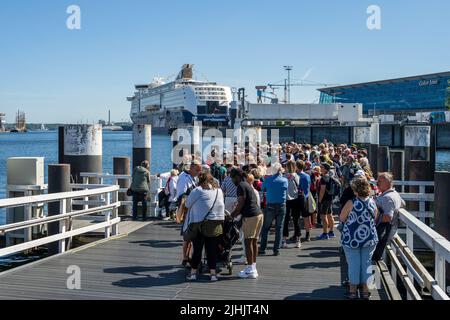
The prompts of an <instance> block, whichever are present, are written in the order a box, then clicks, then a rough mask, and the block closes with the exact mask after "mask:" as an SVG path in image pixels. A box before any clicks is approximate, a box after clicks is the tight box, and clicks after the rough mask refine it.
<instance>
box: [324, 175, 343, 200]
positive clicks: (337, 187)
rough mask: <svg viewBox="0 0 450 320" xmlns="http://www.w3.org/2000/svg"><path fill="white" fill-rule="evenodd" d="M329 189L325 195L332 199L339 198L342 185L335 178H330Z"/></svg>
mask: <svg viewBox="0 0 450 320" xmlns="http://www.w3.org/2000/svg"><path fill="white" fill-rule="evenodd" d="M329 178H330V182H329V186H330V187H329V189H327V193H328V194H329V195H330V196H332V197H333V198H334V197H340V196H341V191H342V184H341V182H340V181H339V179H338V178H336V177H335V176H330V177H329Z"/></svg>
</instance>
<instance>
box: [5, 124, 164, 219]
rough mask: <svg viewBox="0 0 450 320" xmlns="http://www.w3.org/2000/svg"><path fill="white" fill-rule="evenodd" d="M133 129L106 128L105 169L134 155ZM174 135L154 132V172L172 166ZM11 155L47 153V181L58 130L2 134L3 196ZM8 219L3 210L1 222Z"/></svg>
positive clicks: (108, 170)
mask: <svg viewBox="0 0 450 320" xmlns="http://www.w3.org/2000/svg"><path fill="white" fill-rule="evenodd" d="M132 139H133V137H132V132H108V131H105V132H103V172H108V173H112V172H113V158H114V157H120V156H125V157H131V156H132ZM171 149H172V142H171V140H170V136H167V135H154V136H153V139H152V167H151V170H152V172H153V173H161V172H167V171H169V170H171V169H172V163H171ZM11 157H44V158H45V181H46V183H47V168H48V165H49V164H54V163H58V132H57V131H48V132H28V133H20V134H19V133H2V134H0V199H2V198H5V196H6V180H7V160H8V158H11ZM4 223H5V217H4V212H0V224H4Z"/></svg>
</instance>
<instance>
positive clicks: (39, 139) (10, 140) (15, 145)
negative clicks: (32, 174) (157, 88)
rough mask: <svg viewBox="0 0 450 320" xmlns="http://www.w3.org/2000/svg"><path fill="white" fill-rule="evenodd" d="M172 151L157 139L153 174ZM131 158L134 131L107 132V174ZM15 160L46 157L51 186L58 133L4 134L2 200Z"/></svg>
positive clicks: (445, 162)
mask: <svg viewBox="0 0 450 320" xmlns="http://www.w3.org/2000/svg"><path fill="white" fill-rule="evenodd" d="M171 149H172V142H171V140H170V136H168V135H154V136H153V139H152V167H151V170H152V172H153V173H161V172H167V171H169V170H170V169H172V161H171ZM131 155H132V133H131V132H108V131H105V132H103V172H108V173H112V171H113V157H118V156H126V157H131ZM11 157H44V158H45V179H46V183H47V165H48V164H52V163H57V162H58V133H57V131H48V132H29V133H20V134H18V133H13V134H11V133H4V134H0V199H1V198H5V191H6V173H7V168H6V162H7V159H8V158H11ZM436 162H437V163H436V166H437V170H439V171H450V151H439V152H438V154H437V159H436ZM0 224H4V212H0Z"/></svg>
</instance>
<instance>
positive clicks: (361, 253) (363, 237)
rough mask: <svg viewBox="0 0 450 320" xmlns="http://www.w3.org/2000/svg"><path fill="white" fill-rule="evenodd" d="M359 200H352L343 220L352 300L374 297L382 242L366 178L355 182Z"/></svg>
mask: <svg viewBox="0 0 450 320" xmlns="http://www.w3.org/2000/svg"><path fill="white" fill-rule="evenodd" d="M351 186H352V189H353V192H354V193H355V196H356V198H355V199H353V200H350V201H348V202H347V203H346V204H345V206H344V208H343V209H342V212H341V215H340V220H341V222H343V223H344V226H343V230H342V235H341V244H342V247H343V249H344V252H345V257H346V258H347V263H348V277H349V280H350V291H349V293H348V296H347V297H348V298H349V299H351V300H355V299H358V287H359V286H360V287H361V291H360V293H359V294H360V298H361V299H365V300H368V299H369V298H370V293H369V287H368V280H369V278H370V276H371V275H372V272H371V266H372V256H373V253H374V251H375V248H376V246H377V243H378V235H377V230H376V226H375V221H376V220H377V216H378V209H377V205H376V203H375V201H374V200H373V199H372V198H371V197H370V192H371V188H370V184H369V182H368V181H367V179H366V178H364V177H358V178H355V179H354V180H353V181H352V183H351Z"/></svg>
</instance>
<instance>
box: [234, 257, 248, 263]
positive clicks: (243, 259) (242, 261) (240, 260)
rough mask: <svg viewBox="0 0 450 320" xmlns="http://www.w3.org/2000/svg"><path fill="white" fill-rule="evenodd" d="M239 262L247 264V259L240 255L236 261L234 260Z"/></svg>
mask: <svg viewBox="0 0 450 320" xmlns="http://www.w3.org/2000/svg"><path fill="white" fill-rule="evenodd" d="M236 262H237V263H239V264H247V259H246V258H245V257H241V258H240V259H239V260H238V261H236Z"/></svg>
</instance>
